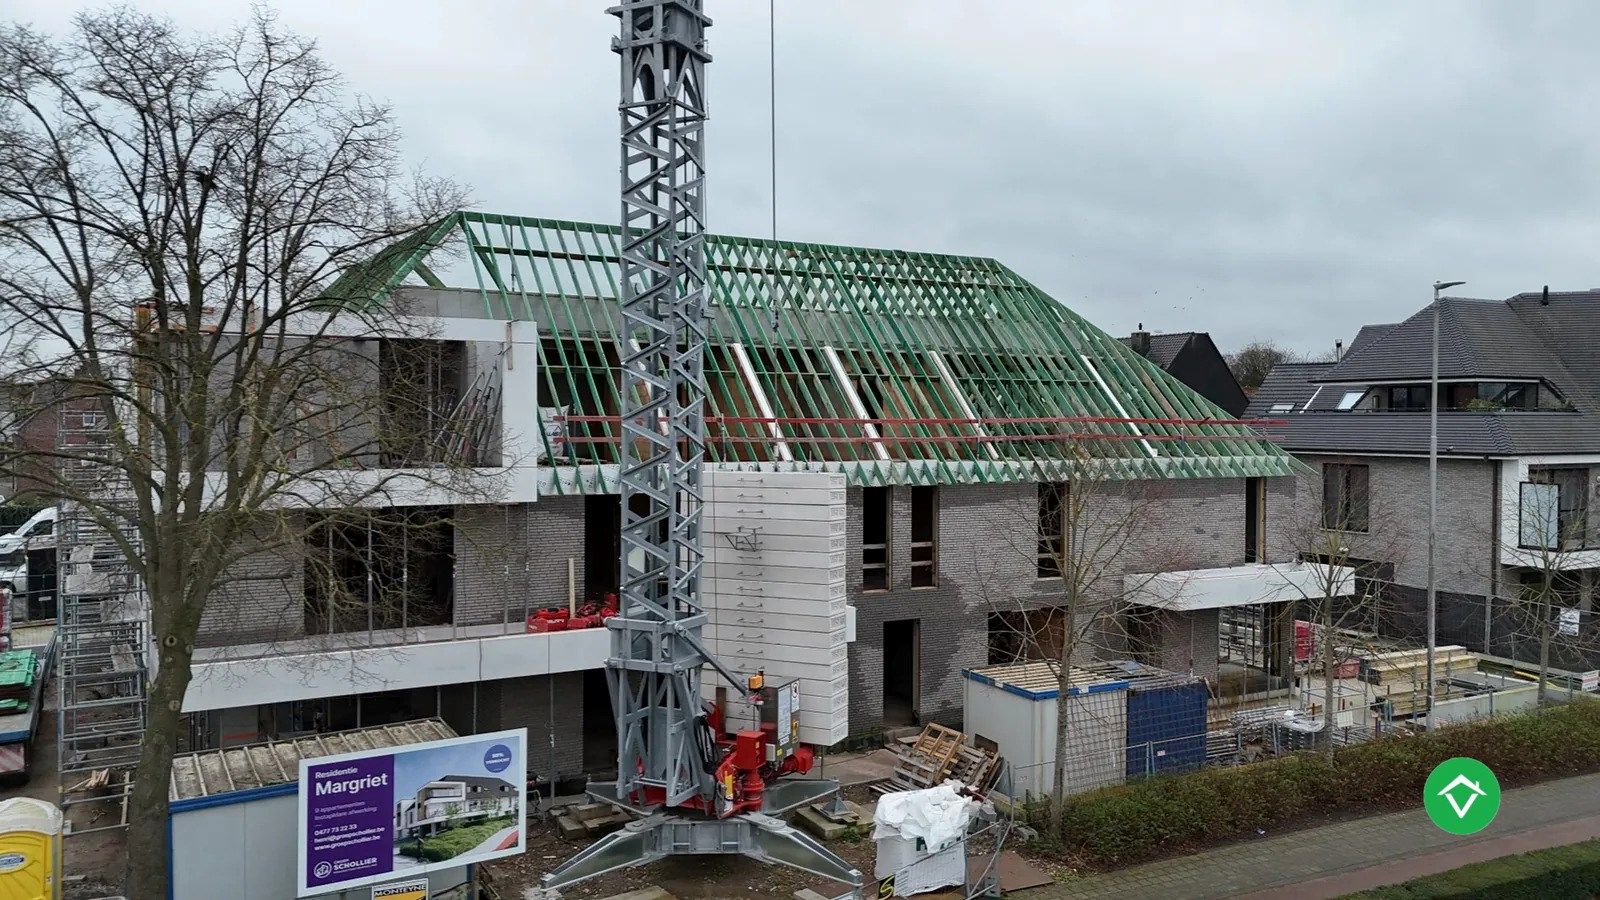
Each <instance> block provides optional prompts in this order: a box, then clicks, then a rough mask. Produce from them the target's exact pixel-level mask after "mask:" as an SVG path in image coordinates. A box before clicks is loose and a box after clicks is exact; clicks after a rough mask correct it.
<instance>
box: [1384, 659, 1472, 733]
mask: <svg viewBox="0 0 1600 900" xmlns="http://www.w3.org/2000/svg"><path fill="white" fill-rule="evenodd" d="M1476 671H1478V657H1477V654H1475V653H1472V652H1471V651H1469V650H1467V649H1466V648H1465V647H1461V646H1459V645H1455V644H1452V645H1449V646H1446V647H1437V648H1435V649H1434V654H1433V677H1434V682H1435V683H1436V684H1437V683H1439V682H1446V683H1448V681H1449V680H1450V679H1452V678H1457V677H1460V676H1463V675H1469V674H1471V673H1473V672H1476ZM1361 679H1362V680H1363V681H1365V682H1367V683H1368V684H1372V685H1376V686H1378V687H1379V688H1380V690H1381V691H1383V692H1384V693H1386V694H1387V700H1388V703H1389V711H1390V714H1391V715H1396V716H1407V715H1414V714H1416V713H1419V712H1425V711H1426V710H1427V705H1428V684H1427V682H1428V651H1427V650H1426V649H1422V650H1396V651H1394V652H1391V653H1380V654H1378V655H1377V656H1372V657H1369V658H1367V659H1365V660H1363V661H1362V663H1361ZM1446 690H1448V688H1446ZM1439 695H1440V696H1444V694H1443V693H1442V692H1441V693H1440V694H1439Z"/></svg>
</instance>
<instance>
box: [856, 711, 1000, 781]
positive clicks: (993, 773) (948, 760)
mask: <svg viewBox="0 0 1600 900" xmlns="http://www.w3.org/2000/svg"><path fill="white" fill-rule="evenodd" d="M895 756H896V761H895V767H894V773H893V774H892V775H890V776H889V777H888V778H886V779H884V780H882V781H879V782H876V783H874V784H873V785H872V790H874V791H875V792H877V793H879V794H887V793H889V792H891V791H920V790H926V789H927V788H931V787H935V786H937V785H940V784H943V783H944V782H945V781H946V780H948V779H951V778H954V779H955V780H957V781H960V782H961V783H962V784H965V785H968V786H969V787H972V788H974V789H976V790H980V791H982V790H987V789H988V788H990V787H992V786H993V785H994V782H995V780H996V779H998V778H999V776H1000V756H999V754H997V753H995V752H993V751H992V750H984V749H979V748H976V747H969V746H967V745H966V735H965V734H963V733H961V732H959V731H957V730H955V729H954V728H947V727H945V726H943V725H938V724H931V725H928V726H927V727H925V728H923V729H922V733H921V734H920V735H918V736H916V737H914V738H906V739H905V740H903V741H901V742H900V745H899V746H898V747H896V748H895Z"/></svg>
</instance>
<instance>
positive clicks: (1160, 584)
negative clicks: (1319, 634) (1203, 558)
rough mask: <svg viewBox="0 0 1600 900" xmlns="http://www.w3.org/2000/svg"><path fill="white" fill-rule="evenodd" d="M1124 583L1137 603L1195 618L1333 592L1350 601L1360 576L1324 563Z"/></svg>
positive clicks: (1154, 576) (1150, 576) (1192, 572)
mask: <svg viewBox="0 0 1600 900" xmlns="http://www.w3.org/2000/svg"><path fill="white" fill-rule="evenodd" d="M1330 570H1331V571H1330ZM1123 583H1124V587H1125V589H1126V590H1127V592H1128V595H1129V599H1130V600H1131V601H1132V602H1133V603H1136V604H1139V605H1141V606H1151V607H1156V608H1159V609H1165V610H1172V611H1177V612H1191V611H1195V610H1203V609H1224V608H1227V607H1233V606H1254V605H1257V604H1261V603H1283V602H1285V601H1289V600H1300V599H1305V598H1309V597H1322V596H1324V595H1327V594H1328V592H1329V591H1328V589H1329V588H1332V593H1331V596H1334V597H1348V596H1350V595H1351V594H1352V593H1354V591H1355V570H1354V569H1352V568H1351V567H1349V566H1325V565H1322V564H1320V563H1262V564H1253V565H1244V566H1228V567H1226V568H1220V569H1189V570H1186V571H1178V572H1156V573H1146V574H1137V575H1126V576H1124V579H1123Z"/></svg>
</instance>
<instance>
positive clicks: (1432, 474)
mask: <svg viewBox="0 0 1600 900" xmlns="http://www.w3.org/2000/svg"><path fill="white" fill-rule="evenodd" d="M1463 284H1466V282H1465V281H1435V282H1434V283H1433V366H1432V368H1431V369H1430V370H1429V373H1428V727H1429V728H1430V729H1431V728H1432V727H1433V703H1434V700H1435V698H1436V697H1437V695H1438V688H1437V686H1436V685H1435V684H1434V681H1433V655H1434V651H1435V650H1436V649H1437V647H1438V644H1439V590H1438V586H1437V584H1436V583H1435V577H1434V563H1433V559H1434V545H1435V543H1436V535H1437V525H1438V518H1439V292H1440V291H1443V290H1444V289H1445V288H1453V287H1460V286H1461V285H1463Z"/></svg>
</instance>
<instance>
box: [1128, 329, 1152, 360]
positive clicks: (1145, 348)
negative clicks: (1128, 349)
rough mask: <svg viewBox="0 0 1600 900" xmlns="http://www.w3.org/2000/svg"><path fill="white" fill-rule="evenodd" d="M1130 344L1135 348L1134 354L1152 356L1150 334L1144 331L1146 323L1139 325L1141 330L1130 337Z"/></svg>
mask: <svg viewBox="0 0 1600 900" xmlns="http://www.w3.org/2000/svg"><path fill="white" fill-rule="evenodd" d="M1128 344H1129V345H1130V346H1132V347H1133V352H1135V353H1137V354H1139V355H1140V356H1149V355H1150V332H1148V331H1145V330H1144V323H1143V322H1140V323H1139V330H1138V331H1135V332H1134V333H1133V334H1131V335H1128Z"/></svg>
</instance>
